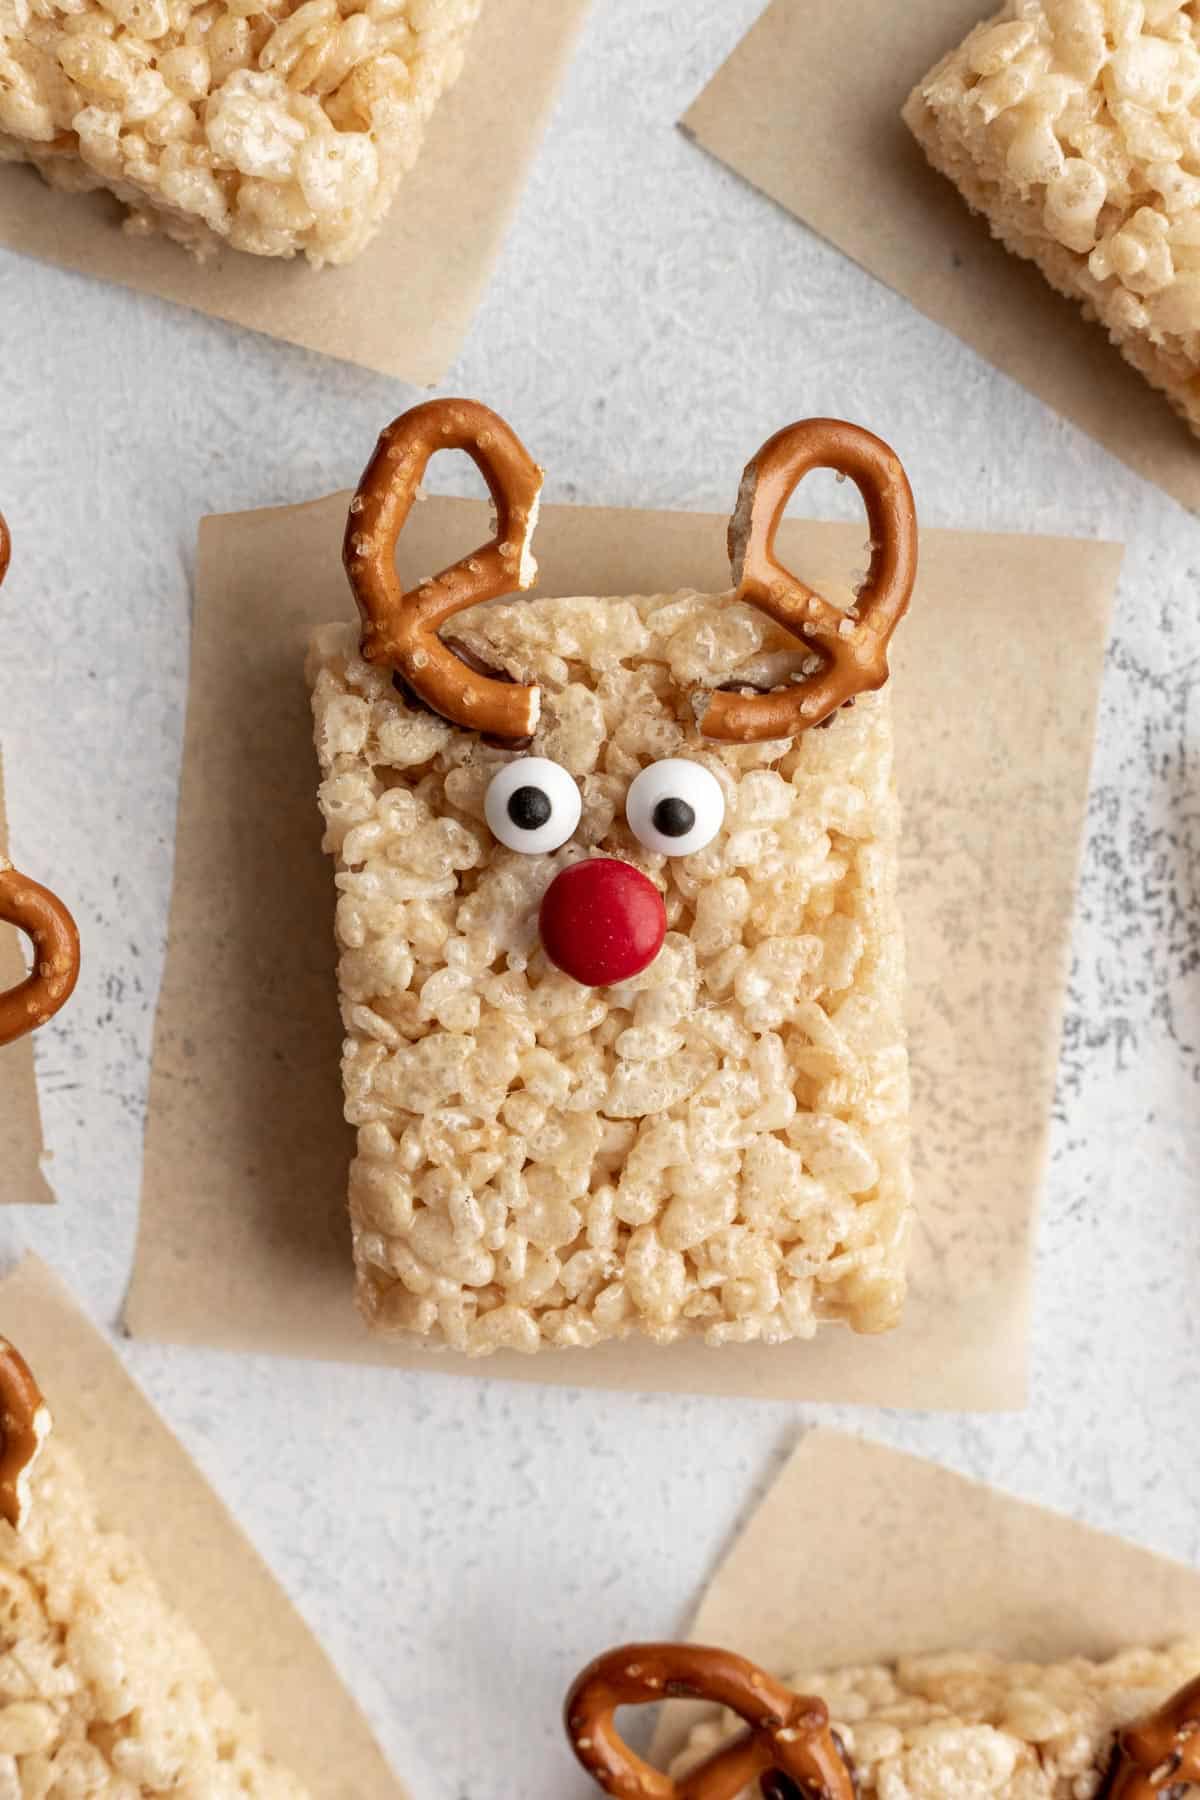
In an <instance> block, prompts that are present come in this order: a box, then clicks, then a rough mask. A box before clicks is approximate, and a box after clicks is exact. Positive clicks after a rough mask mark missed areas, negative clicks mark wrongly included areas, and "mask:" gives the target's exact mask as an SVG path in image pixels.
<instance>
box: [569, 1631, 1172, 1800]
mask: <svg viewBox="0 0 1200 1800" xmlns="http://www.w3.org/2000/svg"><path fill="white" fill-rule="evenodd" d="M1198 1669H1200V1640H1191V1641H1189V1642H1185V1643H1178V1644H1174V1645H1172V1646H1171V1647H1170V1648H1168V1649H1166V1650H1141V1649H1136V1650H1125V1651H1122V1652H1121V1654H1120V1655H1118V1656H1114V1657H1112V1658H1110V1659H1109V1661H1107V1662H1103V1663H1095V1662H1087V1661H1085V1660H1084V1659H1083V1658H1082V1657H1077V1658H1075V1659H1074V1660H1073V1661H1071V1662H1066V1663H1055V1664H1049V1665H1045V1664H1039V1663H1027V1662H1022V1663H1013V1662H1004V1661H1002V1660H1001V1659H1000V1658H998V1657H995V1656H987V1655H983V1654H981V1653H978V1652H974V1653H972V1652H961V1653H958V1654H952V1655H941V1656H914V1657H907V1658H904V1659H902V1660H901V1661H899V1662H897V1663H893V1664H873V1665H866V1666H863V1667H859V1668H850V1669H841V1670H837V1671H835V1672H833V1673H830V1672H828V1671H822V1672H820V1673H816V1674H805V1675H802V1676H799V1677H797V1679H796V1680H795V1681H794V1682H792V1683H791V1684H790V1686H789V1687H783V1686H781V1684H780V1683H779V1682H777V1681H774V1680H772V1678H771V1677H770V1676H769V1675H766V1674H764V1673H763V1671H762V1670H761V1669H757V1668H755V1667H754V1665H753V1664H752V1663H747V1662H745V1661H744V1660H743V1658H741V1657H738V1656H732V1655H730V1654H729V1653H728V1652H726V1651H723V1650H708V1649H703V1648H700V1647H699V1646H696V1645H680V1644H642V1645H638V1644H634V1645H629V1646H627V1647H626V1648H624V1649H621V1650H614V1651H612V1652H611V1653H610V1654H609V1655H607V1656H603V1657H601V1658H600V1659H599V1660H598V1661H597V1662H595V1663H593V1664H592V1665H591V1667H590V1668H589V1669H587V1670H585V1671H584V1673H583V1674H582V1675H581V1676H580V1678H579V1680H578V1681H577V1682H576V1683H575V1685H574V1687H573V1688H572V1690H571V1694H570V1696H569V1698H568V1701H567V1715H566V1723H567V1732H568V1735H569V1737H570V1739H571V1744H572V1747H573V1748H574V1750H575V1753H576V1755H577V1756H578V1757H579V1760H580V1761H581V1762H582V1763H583V1765H584V1767H585V1768H586V1769H587V1770H588V1771H589V1773H590V1774H592V1775H593V1776H594V1777H595V1779H596V1780H597V1781H598V1782H599V1784H600V1786H601V1787H602V1788H603V1789H604V1791H605V1792H606V1793H608V1794H614V1795H619V1796H620V1800H757V1796H758V1795H759V1793H760V1792H761V1793H762V1794H763V1795H766V1796H767V1797H768V1800H987V1797H988V1796H993V1797H994V1800H1184V1796H1185V1795H1190V1794H1193V1793H1196V1792H1200V1678H1198V1677H1197V1670H1198ZM1181 1684H1182V1685H1181ZM671 1696H675V1697H688V1698H694V1699H699V1700H706V1701H710V1702H712V1703H714V1704H715V1705H717V1706H720V1707H721V1708H723V1709H724V1710H723V1711H722V1712H721V1713H720V1714H719V1715H718V1716H714V1717H713V1718H712V1719H710V1720H707V1721H705V1722H704V1723H702V1724H700V1725H698V1726H696V1728H695V1729H694V1730H693V1732H692V1734H691V1737H690V1740H689V1743H688V1746H687V1749H686V1750H685V1751H684V1752H683V1754H682V1755H680V1756H679V1757H678V1758H677V1759H676V1761H675V1762H674V1764H673V1765H672V1771H671V1778H668V1777H665V1776H663V1775H661V1774H659V1773H657V1772H656V1771H655V1770H653V1769H651V1768H650V1766H649V1765H648V1764H647V1763H645V1762H643V1761H642V1760H641V1759H640V1758H639V1757H637V1756H635V1755H634V1754H633V1753H632V1752H631V1751H630V1750H629V1749H628V1747H627V1746H626V1745H625V1744H624V1743H623V1742H622V1741H621V1739H620V1738H619V1737H618V1736H617V1733H616V1729H615V1726H614V1724H613V1713H614V1711H615V1709H616V1708H617V1707H618V1706H625V1705H640V1704H647V1703H653V1702H656V1701H659V1700H662V1699H664V1698H667V1697H671ZM760 1784H761V1785H760Z"/></svg>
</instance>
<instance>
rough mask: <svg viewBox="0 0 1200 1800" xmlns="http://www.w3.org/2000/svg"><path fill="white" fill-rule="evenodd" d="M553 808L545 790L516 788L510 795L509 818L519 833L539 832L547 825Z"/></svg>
mask: <svg viewBox="0 0 1200 1800" xmlns="http://www.w3.org/2000/svg"><path fill="white" fill-rule="evenodd" d="M552 810H553V808H552V807H551V805H550V796H549V794H547V793H546V792H545V790H544V789H543V788H539V787H519V788H514V790H513V792H512V793H511V794H510V795H509V800H508V816H509V818H510V819H511V820H512V822H513V824H514V825H515V826H516V828H517V830H518V831H537V830H539V828H540V827H541V826H543V825H544V824H545V823H546V820H547V819H548V818H549V817H550V814H551V812H552Z"/></svg>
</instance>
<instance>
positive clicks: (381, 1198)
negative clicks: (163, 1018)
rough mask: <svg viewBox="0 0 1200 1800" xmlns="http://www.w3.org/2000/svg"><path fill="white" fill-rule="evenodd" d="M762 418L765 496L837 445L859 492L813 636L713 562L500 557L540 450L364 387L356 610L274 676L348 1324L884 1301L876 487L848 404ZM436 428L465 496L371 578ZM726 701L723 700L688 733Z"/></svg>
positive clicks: (879, 1314) (888, 897) (487, 1344)
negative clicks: (847, 649)
mask: <svg viewBox="0 0 1200 1800" xmlns="http://www.w3.org/2000/svg"><path fill="white" fill-rule="evenodd" d="M773 442H774V443H775V445H776V448H775V450H774V451H772V452H771V454H770V455H769V456H768V455H767V454H766V452H764V453H760V457H759V459H757V461H758V463H759V466H760V470H765V469H767V468H768V467H771V468H773V471H774V473H773V475H772V479H771V480H770V481H766V480H760V481H759V482H758V483H756V484H755V486H756V491H757V492H758V493H759V494H760V496H761V497H762V504H764V505H767V503H768V501H769V504H770V507H771V508H775V507H778V508H779V509H781V507H782V504H783V503H784V502H785V501H786V491H785V490H786V489H787V481H788V474H787V471H790V472H791V479H792V481H793V483H794V481H795V480H798V479H800V477H801V474H802V473H803V470H804V469H805V468H806V467H812V466H816V462H815V461H814V460H813V459H814V457H816V458H817V459H818V460H820V459H821V458H824V459H825V460H826V461H828V460H830V459H831V458H832V460H833V461H834V462H835V464H838V465H840V463H842V462H844V463H846V464H847V472H849V473H850V474H852V475H854V474H855V472H856V470H857V471H858V473H859V474H863V470H864V467H866V466H867V464H869V468H870V470H872V471H874V473H871V474H866V475H864V477H863V478H864V483H865V484H866V486H867V489H868V496H869V510H870V508H871V507H872V506H875V501H874V489H873V487H872V484H875V485H876V486H877V487H878V492H879V493H880V494H881V495H884V496H885V497H887V498H888V504H886V505H884V504H882V503H881V504H880V505H879V506H876V507H875V512H876V513H877V514H878V522H876V519H875V517H874V516H873V518H872V535H873V537H874V538H875V539H876V541H877V544H878V546H879V549H878V550H877V554H876V559H875V566H874V577H873V580H874V587H871V584H870V583H869V584H868V586H869V589H870V591H867V590H864V596H863V601H864V602H869V601H870V600H871V597H872V594H874V593H878V594H879V595H886V597H887V616H885V613H884V611H882V610H881V611H876V609H875V608H874V606H873V605H872V604H865V603H860V613H859V618H858V619H857V620H855V619H854V618H852V617H851V618H848V620H846V622H847V623H848V624H849V627H850V630H849V632H848V634H847V635H846V636H843V635H842V634H841V632H838V633H837V634H836V637H835V638H834V639H831V638H830V637H829V635H828V634H827V633H826V634H824V635H822V629H821V628H823V626H824V623H825V620H826V615H827V612H834V611H836V609H832V608H828V606H827V603H826V602H825V601H823V600H821V599H820V597H819V596H815V595H814V596H811V609H810V612H809V613H807V614H806V615H805V616H804V617H800V616H799V615H798V614H796V613H795V612H791V613H789V614H788V620H789V622H788V625H786V626H785V625H784V624H782V623H780V621H779V619H778V618H777V617H776V616H775V615H774V614H773V612H772V609H771V606H768V605H764V604H761V603H760V601H759V598H758V596H757V594H756V593H754V594H751V593H750V592H749V590H747V594H746V597H745V598H741V597H739V595H738V593H737V592H736V591H734V592H730V593H727V594H721V595H712V594H697V593H694V592H683V593H677V594H669V595H662V594H659V595H644V596H626V597H621V598H613V599H600V598H571V599H554V598H546V597H542V596H539V595H537V594H532V595H531V594H528V593H522V592H520V577H521V573H522V570H521V558H520V555H519V546H520V544H521V543H522V542H523V541H527V540H522V539H521V537H520V533H519V532H518V531H516V530H514V529H512V525H511V522H510V521H506V519H505V516H504V509H505V507H506V506H507V507H508V508H509V510H510V512H511V513H512V514H513V516H514V517H515V516H516V514H517V513H518V512H519V513H520V514H521V515H522V516H521V518H520V519H519V520H518V521H517V522H518V524H520V525H523V526H531V525H532V518H533V510H534V501H535V498H536V487H537V485H539V484H540V479H541V475H540V471H539V470H537V469H536V466H535V465H534V464H533V462H532V460H531V459H530V458H528V456H527V453H525V452H524V451H523V449H522V448H521V447H520V446H519V445H518V444H517V443H516V440H515V439H513V437H512V434H511V432H509V431H508V428H507V427H506V426H504V425H503V424H502V422H501V421H498V420H496V419H495V416H494V415H492V414H489V413H487V412H486V409H483V408H477V407H475V406H473V405H472V404H471V403H469V402H464V401H450V402H433V403H427V404H426V405H425V406H424V407H422V408H419V409H416V411H415V413H414V414H410V415H406V417H405V419H403V420H401V421H398V422H397V425H396V426H395V427H393V428H392V430H391V431H390V432H389V433H385V435H384V438H383V439H382V440H381V445H380V448H379V450H378V451H377V452H376V456H375V458H374V459H373V462H372V464H371V466H370V468H369V470H368V473H367V476H366V478H365V479H364V483H363V485H362V487H361V488H360V490H359V492H358V494H357V495H356V496H355V500H354V502H353V503H352V506H351V513H350V517H349V519H348V522H347V538H346V547H347V568H348V571H349V574H350V579H351V584H352V586H353V588H354V591H355V595H356V599H357V601H358V604H359V608H360V618H361V629H360V631H359V632H355V631H354V630H353V629H351V628H350V627H342V626H330V627H328V628H325V629H324V630H322V631H321V632H319V633H318V634H317V636H316V638H315V640H314V643H313V647H312V651H311V654H310V660H309V676H310V681H311V683H312V687H313V713H314V721H315V728H316V743H317V751H318V757H319V760H320V765H321V777H322V779H321V789H320V804H321V810H322V813H323V816H324V820H325V826H326V836H325V844H326V848H327V849H328V850H329V851H330V853H331V854H332V855H333V857H334V858H335V861H336V866H337V887H338V908H337V936H338V943H339V947H340V953H341V954H340V962H339V985H340V989H341V998H342V1019H343V1024H344V1028H345V1034H346V1035H345V1049H344V1058H343V1074H344V1082H345V1091H346V1112H347V1117H348V1118H349V1119H350V1121H351V1122H352V1123H353V1124H354V1125H355V1126H356V1127H357V1128H358V1154H357V1156H356V1159H355V1162H354V1166H353V1169H352V1172H351V1182H350V1211H351V1219H352V1222H353V1227H354V1248H355V1265H356V1271H357V1277H358V1298H359V1302H360V1305H361V1307H362V1309H363V1311H364V1312H365V1314H366V1316H367V1318H368V1320H369V1322H370V1324H371V1325H372V1327H373V1328H374V1329H375V1330H378V1331H380V1332H383V1333H406V1334H410V1335H415V1336H416V1337H418V1338H420V1339H423V1340H424V1341H426V1342H427V1343H429V1344H431V1345H443V1346H444V1345H448V1346H451V1347H453V1348H455V1349H458V1350H462V1351H465V1352H466V1353H467V1354H470V1355H486V1354H488V1353H490V1352H491V1351H493V1350H497V1349H503V1348H513V1349H517V1350H521V1351H526V1352H532V1351H537V1350H541V1349H544V1348H550V1347H556V1346H557V1347H567V1346H574V1347H587V1346H590V1345H594V1344H598V1343H600V1342H602V1341H604V1340H606V1339H610V1338H619V1337H626V1336H629V1335H631V1334H634V1333H637V1334H640V1335H642V1336H644V1337H646V1338H649V1339H652V1340H654V1341H656V1342H663V1343H666V1342H671V1341H674V1340H676V1339H680V1338H685V1337H697V1338H702V1339H703V1340H704V1341H706V1342H707V1343H709V1344H712V1345H722V1344H729V1343H739V1342H764V1343H781V1342H784V1341H786V1340H789V1339H793V1338H804V1337H811V1336H812V1335H813V1334H814V1333H815V1332H816V1331H817V1329H818V1328H819V1326H820V1325H821V1324H822V1323H824V1322H827V1321H830V1322H832V1321H840V1322H842V1323H846V1324H849V1325H851V1326H852V1327H853V1328H854V1329H856V1330H859V1331H880V1330H885V1329H887V1328H888V1327H889V1326H891V1325H893V1324H894V1323H895V1322H896V1320H897V1318H898V1317H899V1314H900V1309H901V1305H902V1300H903V1294H904V1279H905V1277H904V1270H905V1260H906V1242H907V1236H908V1229H909V1220H910V1212H911V1175H910V1170H909V1155H908V1068H907V1057H906V1051H905V1041H904V1025H903V1004H904V995H903V945H902V938H901V930H900V918H899V907H898V901H897V894H896V879H897V842H898V814H897V806H896V799H895V794H894V790H893V781H892V733H891V711H890V706H889V703H888V694H887V691H886V689H885V690H884V691H882V692H877V691H874V690H875V688H876V687H877V685H878V680H879V677H880V673H881V666H880V654H879V653H880V645H881V639H883V638H885V637H886V634H887V630H888V629H890V625H892V624H894V623H895V622H896V621H897V620H898V618H899V617H900V615H901V613H902V611H903V607H904V604H906V602H907V588H908V586H909V585H910V584H911V575H912V569H913V563H914V539H913V536H912V515H911V496H909V495H908V489H907V483H906V482H905V481H904V480H903V471H902V470H900V468H899V464H898V463H897V462H896V461H895V458H894V456H892V453H891V452H890V451H887V450H886V448H885V447H884V446H883V445H881V444H879V441H878V440H877V439H874V438H872V437H871V436H870V434H869V433H866V432H863V431H861V430H859V429H858V428H855V427H849V426H842V425H839V424H836V423H835V422H829V421H819V422H817V423H816V424H815V425H811V426H804V427H797V428H794V429H793V430H792V431H790V432H788V433H784V434H781V435H780V438H779V439H778V440H773ZM445 443H456V444H458V445H461V446H462V447H465V448H467V449H468V452H469V453H470V452H475V453H477V460H478V461H479V463H480V466H481V467H482V468H483V470H484V473H485V475H487V477H488V479H489V482H490V484H491V486H492V489H493V494H494V495H495V497H496V500H497V507H498V510H499V511H500V513H501V522H500V526H499V529H498V531H497V535H496V539H495V540H494V542H493V544H491V545H489V546H488V547H487V549H486V550H485V551H482V552H479V553H476V554H475V555H472V556H467V557H464V558H463V559H462V560H461V561H460V562H459V563H458V564H456V565H455V566H454V569H453V570H451V571H450V574H449V576H443V577H439V578H438V580H437V581H436V582H434V583H432V584H429V587H428V588H424V589H422V588H418V589H417V590H415V592H411V591H410V592H405V591H404V590H403V588H402V587H401V585H400V583H399V581H398V580H397V579H396V577H395V572H394V565H393V562H392V557H393V552H394V546H395V541H396V536H397V533H398V531H399V529H400V526H401V525H402V523H403V518H404V514H405V512H406V511H407V508H408V506H409V504H410V503H411V497H412V493H413V491H414V489H415V484H416V482H417V480H419V478H420V473H421V471H422V470H423V468H424V466H425V464H426V462H427V460H428V456H429V455H430V454H431V453H432V450H433V449H435V448H437V447H438V446H439V445H441V444H445ZM768 449H770V447H768ZM860 459H866V463H863V462H862V461H860ZM389 471H390V473H389ZM877 478H878V479H877ZM746 491H747V489H746V486H745V485H744V487H743V495H745V493H746ZM781 495H782V498H781V497H780V496H781ZM893 502H894V504H893ZM746 510H747V509H746V506H745V503H744V502H743V507H742V512H743V515H744V514H745V513H746ZM773 517H774V514H773V513H772V512H771V511H768V513H767V514H766V515H764V519H765V523H764V526H763V530H762V532H761V533H760V535H759V539H758V541H759V543H760V544H761V545H762V546H764V547H765V549H766V551H767V552H769V551H770V547H771V543H772V540H773V531H774V526H773ZM505 545H507V546H508V549H507V550H505V549H504V546H505ZM744 560H745V562H746V565H747V567H749V566H751V559H744ZM526 572H528V565H526ZM742 576H743V579H748V577H747V574H746V567H743V570H742ZM785 578H786V585H787V587H788V592H789V598H790V597H793V596H794V594H795V591H796V590H797V588H798V587H799V584H798V583H797V582H796V580H795V578H794V577H792V576H791V575H789V574H788V573H787V572H786V571H783V572H782V575H781V577H780V579H781V580H784V579H785ZM498 591H511V593H512V596H513V597H512V598H510V599H507V600H506V599H496V598H493V597H492V596H494V595H495V594H496V593H497V592H498ZM804 591H805V593H807V592H808V590H804ZM423 595H424V596H427V598H426V599H424V600H423V598H422V596H423ZM485 601H486V604H484V603H483V602H485ZM773 604H774V602H772V605H773ZM839 616H841V615H839ZM439 626H440V627H441V628H442V635H441V636H440V637H439V636H438V628H439ZM810 627H811V629H810ZM845 644H849V645H850V646H851V655H850V659H849V660H844V659H843V658H842V656H841V648H842V646H843V645H845ZM831 670H832V671H833V674H832V677H831V676H830V671H831ZM723 690H724V691H723ZM855 693H857V694H858V696H859V698H858V703H857V704H856V705H855V706H854V707H853V709H851V710H844V709H842V708H841V706H840V702H842V701H843V700H847V699H849V698H851V697H853V695H854V694H855ZM797 695H798V696H799V699H800V701H801V702H802V705H801V706H799V707H797V705H796V698H797ZM726 701H729V702H736V703H737V708H738V709H739V710H738V713H737V715H736V716H735V717H734V718H733V723H734V727H735V729H734V730H732V731H731V732H727V735H724V736H721V737H718V736H716V735H714V734H712V733H708V734H706V727H707V726H708V725H709V724H710V723H716V722H718V721H720V720H721V718H722V714H723V712H724V710H725V709H724V708H723V704H722V703H724V702H726ZM705 703H707V704H705ZM714 709H716V710H714ZM777 709H778V712H777ZM780 715H781V716H782V718H783V721H784V726H785V735H783V736H782V737H777V738H775V739H765V740H764V738H763V722H764V720H765V719H766V718H767V717H768V716H771V717H776V716H780ZM731 716H732V715H731V714H730V713H728V712H726V713H725V725H726V728H728V725H729V721H730V717H731ZM472 724H473V725H474V726H475V727H476V729H474V730H470V729H467V727H468V726H469V725H472ZM818 724H820V725H824V726H826V727H827V729H821V730H816V729H811V728H810V727H814V726H816V725H818ZM530 726H532V736H531V737H530V735H529V728H530Z"/></svg>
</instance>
